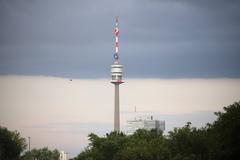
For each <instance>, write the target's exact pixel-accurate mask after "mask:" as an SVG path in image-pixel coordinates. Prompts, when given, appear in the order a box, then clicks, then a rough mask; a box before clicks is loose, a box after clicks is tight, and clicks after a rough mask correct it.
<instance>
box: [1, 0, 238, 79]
mask: <svg viewBox="0 0 240 160" xmlns="http://www.w3.org/2000/svg"><path fill="white" fill-rule="evenodd" d="M115 16H119V21H120V22H119V23H120V24H119V25H120V37H119V41H120V42H119V43H120V44H119V45H120V54H121V62H122V64H124V68H125V77H135V78H136V77H138V78H143V77H144V78H149V77H150V78H152V77H154V78H226V77H229V78H236V77H237V78H239V77H240V69H239V68H240V63H239V59H240V53H239V50H240V45H239V42H240V2H239V1H238V0H211V1H207V0H201V1H198V0H180V1H179V0H141V1H138V0H130V1H129V0H122V1H114V0H101V1H98V0H81V1H79V0H50V1H49V0H43V1H37V0H21V1H18V0H11V1H8V0H1V1H0V21H1V23H0V74H20V75H22V74H24V75H47V76H60V77H72V78H108V77H109V65H110V64H111V63H112V61H113V53H114V47H115V44H114V43H115V42H114V34H113V30H114V25H115V24H114V23H115V22H114V17H115Z"/></svg>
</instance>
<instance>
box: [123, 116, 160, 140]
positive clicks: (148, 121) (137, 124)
mask: <svg viewBox="0 0 240 160" xmlns="http://www.w3.org/2000/svg"><path fill="white" fill-rule="evenodd" d="M138 129H146V130H148V131H150V130H152V129H156V130H157V131H160V130H161V131H164V130H165V121H159V120H154V119H153V116H150V117H149V116H148V117H146V118H143V117H136V118H135V119H134V120H128V121H127V132H126V134H127V135H130V134H133V133H134V132H135V131H136V130H138Z"/></svg>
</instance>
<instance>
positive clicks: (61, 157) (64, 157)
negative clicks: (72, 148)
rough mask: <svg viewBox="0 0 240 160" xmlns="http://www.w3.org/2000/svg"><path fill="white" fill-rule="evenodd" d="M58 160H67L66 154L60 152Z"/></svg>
mask: <svg viewBox="0 0 240 160" xmlns="http://www.w3.org/2000/svg"><path fill="white" fill-rule="evenodd" d="M59 160H68V159H67V153H66V152H64V151H60V155H59Z"/></svg>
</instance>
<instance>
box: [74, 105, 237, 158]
mask: <svg viewBox="0 0 240 160" xmlns="http://www.w3.org/2000/svg"><path fill="white" fill-rule="evenodd" d="M215 115H216V116H217V120H215V121H214V122H213V123H212V124H207V125H206V126H205V127H202V128H195V127H192V126H191V122H188V123H187V124H186V125H185V126H183V127H181V128H174V130H173V131H170V132H169V133H168V134H167V135H163V134H162V133H158V132H157V131H156V130H152V131H147V130H142V129H139V130H137V131H136V132H135V133H134V134H133V135H125V134H123V133H117V132H111V133H109V134H106V136H104V137H99V136H97V135H95V134H93V133H91V134H90V135H89V141H90V144H89V146H88V147H87V148H86V149H85V150H84V151H83V152H81V153H80V154H79V155H78V156H77V157H76V158H75V160H221V159H240V131H239V129H240V102H236V103H234V104H232V105H230V106H228V107H224V108H223V112H216V113H215Z"/></svg>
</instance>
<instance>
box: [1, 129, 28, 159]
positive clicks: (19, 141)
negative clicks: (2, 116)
mask: <svg viewBox="0 0 240 160" xmlns="http://www.w3.org/2000/svg"><path fill="white" fill-rule="evenodd" d="M26 146H27V145H26V141H25V139H24V138H22V137H21V136H20V133H19V132H17V131H9V130H8V129H7V128H5V127H1V126H0V160H18V159H19V158H20V154H21V152H22V151H24V149H25V148H26Z"/></svg>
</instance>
